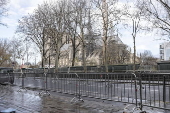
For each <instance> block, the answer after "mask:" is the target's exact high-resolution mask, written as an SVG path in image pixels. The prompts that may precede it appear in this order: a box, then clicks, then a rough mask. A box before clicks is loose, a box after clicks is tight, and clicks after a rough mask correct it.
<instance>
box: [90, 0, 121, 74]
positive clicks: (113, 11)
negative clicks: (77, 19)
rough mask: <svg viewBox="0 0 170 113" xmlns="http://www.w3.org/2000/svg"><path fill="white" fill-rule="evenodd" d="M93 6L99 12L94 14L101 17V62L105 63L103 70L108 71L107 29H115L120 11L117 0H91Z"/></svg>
mask: <svg viewBox="0 0 170 113" xmlns="http://www.w3.org/2000/svg"><path fill="white" fill-rule="evenodd" d="M93 3H94V6H96V8H97V10H98V11H99V12H100V13H97V14H95V15H96V16H97V18H101V21H100V22H102V31H101V32H102V42H103V62H104V65H105V71H106V72H108V59H107V58H108V57H107V45H108V36H109V35H110V34H109V31H110V30H112V29H116V25H117V24H118V23H119V21H120V17H121V15H120V14H121V13H120V10H118V9H117V8H116V3H117V0H93Z"/></svg>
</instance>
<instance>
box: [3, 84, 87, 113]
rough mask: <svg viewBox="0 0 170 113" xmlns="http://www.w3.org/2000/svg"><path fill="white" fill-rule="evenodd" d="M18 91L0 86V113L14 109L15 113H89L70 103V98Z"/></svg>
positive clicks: (13, 87)
mask: <svg viewBox="0 0 170 113" xmlns="http://www.w3.org/2000/svg"><path fill="white" fill-rule="evenodd" d="M18 90H19V88H18V87H16V86H11V87H7V86H0V108H1V109H0V111H1V110H4V109H8V108H14V109H16V113H89V109H88V108H84V107H82V104H81V103H71V102H70V98H64V97H62V98H60V97H52V96H39V95H38V92H37V91H32V90H27V91H26V90H23V89H21V90H20V92H18ZM2 108H3V109H2Z"/></svg>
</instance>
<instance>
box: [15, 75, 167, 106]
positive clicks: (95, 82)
mask: <svg viewBox="0 0 170 113" xmlns="http://www.w3.org/2000/svg"><path fill="white" fill-rule="evenodd" d="M13 74H14V76H15V80H14V84H16V85H18V86H20V87H21V88H28V87H32V88H38V89H43V90H46V91H47V90H50V91H56V92H60V93H66V94H72V95H76V96H77V95H78V96H82V97H83V96H84V97H90V98H97V99H105V100H110V101H119V102H126V103H133V104H136V106H141V109H142V104H143V105H144V106H152V107H157V108H163V109H170V74H169V73H143V74H137V75H135V74H128V73H79V74H76V73H13Z"/></svg>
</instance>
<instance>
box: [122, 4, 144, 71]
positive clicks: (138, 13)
mask: <svg viewBox="0 0 170 113" xmlns="http://www.w3.org/2000/svg"><path fill="white" fill-rule="evenodd" d="M133 5H134V6H135V4H133ZM132 8H133V11H132V12H131V6H128V5H126V6H125V7H124V12H123V14H124V15H126V17H127V20H129V19H130V21H131V24H130V25H129V26H130V27H131V28H132V37H133V50H134V53H133V64H134V66H133V71H134V72H135V70H136V37H137V34H138V32H139V31H140V30H141V29H142V25H141V24H140V23H141V20H142V17H143V10H138V9H137V8H136V7H132ZM128 22H129V21H128Z"/></svg>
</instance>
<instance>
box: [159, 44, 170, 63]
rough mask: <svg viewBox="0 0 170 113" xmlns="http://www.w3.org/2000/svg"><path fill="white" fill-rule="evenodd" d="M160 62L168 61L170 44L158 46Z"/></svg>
mask: <svg viewBox="0 0 170 113" xmlns="http://www.w3.org/2000/svg"><path fill="white" fill-rule="evenodd" d="M159 50H160V61H166V60H170V42H164V43H161V44H160V48H159Z"/></svg>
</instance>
